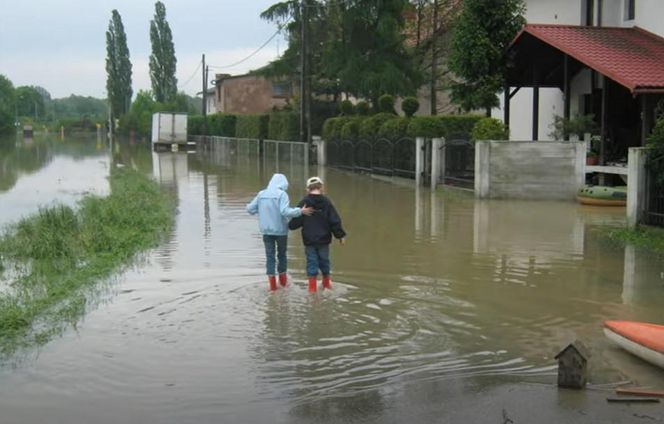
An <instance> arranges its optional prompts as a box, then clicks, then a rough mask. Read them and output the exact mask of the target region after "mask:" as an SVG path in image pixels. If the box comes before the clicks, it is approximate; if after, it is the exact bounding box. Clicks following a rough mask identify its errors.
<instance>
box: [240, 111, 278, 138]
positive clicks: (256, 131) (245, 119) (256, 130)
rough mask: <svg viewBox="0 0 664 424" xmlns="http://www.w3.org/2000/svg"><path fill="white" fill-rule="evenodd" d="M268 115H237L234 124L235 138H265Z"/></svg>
mask: <svg viewBox="0 0 664 424" xmlns="http://www.w3.org/2000/svg"><path fill="white" fill-rule="evenodd" d="M269 119H270V117H269V115H238V116H237V121H236V122H235V137H237V138H255V139H264V138H267V130H268V124H269Z"/></svg>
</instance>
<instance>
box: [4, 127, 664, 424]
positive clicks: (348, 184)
mask: <svg viewBox="0 0 664 424" xmlns="http://www.w3.org/2000/svg"><path fill="white" fill-rule="evenodd" d="M245 147H246V146H245ZM112 164H113V166H115V165H116V164H121V165H123V166H128V167H135V168H137V169H139V170H141V171H143V172H145V173H146V174H149V175H153V176H154V177H155V178H156V179H157V180H158V181H159V182H160V183H161V184H163V185H164V186H165V187H166V188H167V189H168V190H170V191H172V192H173V193H174V194H175V195H176V196H177V215H176V217H175V221H176V222H175V226H174V229H173V231H172V233H171V234H169V235H168V236H167V237H166V240H165V241H164V242H163V243H162V244H161V245H160V246H159V247H158V248H157V249H155V250H154V251H152V252H149V253H148V254H147V255H146V256H145V257H143V258H140V260H139V261H138V262H137V263H136V264H135V265H133V266H130V267H129V268H128V269H126V270H123V271H122V272H121V273H120V274H119V275H117V276H115V277H113V278H112V279H110V280H109V281H105V282H103V283H102V285H101V287H102V290H100V291H99V292H98V293H95V294H94V296H93V297H92V298H91V299H90V302H89V304H88V313H87V314H86V315H85V317H84V318H83V319H82V320H81V321H80V322H79V323H78V324H77V325H76V327H75V328H68V329H67V330H66V331H65V332H64V333H63V334H62V336H61V337H58V338H56V339H55V340H53V341H52V342H50V343H48V344H47V345H45V346H43V347H41V348H39V349H36V350H29V351H25V352H21V353H20V354H19V355H18V356H17V357H15V358H10V359H9V360H8V361H6V362H5V363H4V364H3V366H2V367H0V411H1V412H0V423H19V424H23V423H42V422H43V423H46V422H48V423H100V424H105V423H109V424H110V423H221V422H223V423H263V422H283V423H290V422H404V421H408V420H409V419H411V418H415V419H417V417H418V416H420V417H421V416H422V415H418V414H422V411H427V410H431V411H435V408H436V407H441V405H445V402H446V399H451V398H460V397H464V398H472V397H473V396H475V395H481V394H482V393H487V392H491V391H492V390H500V388H501V387H522V386H519V384H522V383H524V384H526V383H527V384H533V385H536V386H537V387H539V386H546V385H553V384H554V383H555V380H556V372H557V371H556V364H555V360H554V356H555V355H556V354H557V353H558V351H559V350H561V348H563V347H564V346H566V344H567V343H570V342H572V341H574V340H576V339H579V340H582V341H583V342H584V343H585V345H586V346H587V347H588V348H589V350H590V352H591V355H592V356H591V360H590V382H591V384H592V385H595V386H596V387H602V386H603V385H609V384H612V383H616V382H621V381H626V380H629V381H631V382H633V384H638V385H640V386H647V387H655V388H660V389H663V388H664V372H663V371H662V370H659V369H657V368H655V367H653V366H650V365H648V364H646V363H644V362H642V361H640V360H639V359H636V358H635V357H632V356H630V355H629V354H627V353H625V352H624V351H622V350H620V349H618V348H616V347H614V346H612V345H611V344H610V343H609V341H608V340H607V339H606V338H605V336H604V335H603V333H602V322H603V321H604V320H607V319H625V320H638V321H649V322H659V323H662V322H664V312H663V310H664V309H663V306H664V263H663V262H664V261H662V260H661V259H658V258H657V257H654V256H652V255H650V254H648V253H647V252H643V251H640V250H638V249H634V248H631V247H627V248H625V247H621V246H618V245H616V244H614V243H612V242H610V241H609V239H608V237H607V236H606V234H607V231H608V230H609V229H611V228H615V227H620V226H622V225H624V221H625V218H624V209H620V208H618V209H612V208H598V207H588V206H581V205H578V204H576V203H573V202H522V201H478V200H475V199H474V198H473V197H472V195H471V194H468V193H466V192H462V191H456V190H440V189H439V190H438V191H435V192H432V191H430V190H429V189H426V188H422V189H415V188H414V187H413V186H412V185H409V184H394V183H390V182H385V181H381V180H378V179H375V178H371V177H369V176H363V175H357V174H352V173H348V172H344V171H340V170H334V169H330V168H325V169H323V168H318V167H316V166H312V167H311V168H309V169H306V168H305V167H304V166H303V165H302V158H301V156H299V155H297V154H293V155H291V154H290V152H288V154H283V155H281V156H280V158H279V160H278V161H276V160H272V159H268V160H267V161H263V162H261V161H259V160H258V157H257V156H256V155H255V153H254V150H252V149H251V148H243V147H242V146H241V145H240V146H238V145H236V144H233V143H228V142H225V143H217V144H214V145H212V146H210V147H209V148H206V149H199V150H198V151H197V152H196V153H171V152H168V153H153V152H151V150H150V146H149V145H147V144H146V143H145V142H133V143H129V142H122V143H116V144H115V145H113V146H110V145H109V144H108V143H106V141H101V140H97V139H96V137H95V136H94V135H93V136H90V137H78V138H68V139H66V140H65V141H61V140H57V139H48V138H46V139H40V138H36V139H35V140H32V141H31V140H28V141H25V140H22V139H16V140H15V139H13V138H11V139H6V140H0V225H6V224H8V223H10V222H14V221H16V220H17V219H19V218H20V217H21V216H23V215H26V214H31V213H33V212H35V211H36V210H37V208H38V207H39V206H40V205H49V204H52V203H53V202H56V201H58V202H61V203H66V204H75V202H76V200H77V199H79V198H80V197H81V196H83V195H85V194H89V193H94V194H100V195H103V194H105V193H107V192H108V183H107V181H106V176H107V175H108V173H109V168H110V167H111V166H112ZM277 170H278V171H279V172H282V173H284V174H285V175H286V176H287V177H288V179H289V180H290V188H289V194H290V197H291V202H292V203H295V202H296V201H297V200H298V199H299V198H300V196H302V194H303V186H304V181H305V179H306V178H307V177H308V176H311V175H319V176H321V177H322V178H323V180H324V181H325V183H326V190H327V193H328V195H329V196H330V197H331V199H332V200H333V201H334V203H335V205H336V207H337V210H338V211H339V213H340V215H341V217H342V219H343V223H344V227H345V229H346V231H347V233H348V238H347V243H346V245H344V246H340V245H339V244H334V245H333V247H332V249H331V252H332V253H331V255H332V269H333V290H331V291H326V292H319V293H317V294H315V295H310V294H308V293H307V290H306V284H305V275H304V266H305V261H304V252H303V247H302V243H301V241H300V236H299V233H291V236H290V238H289V247H288V254H289V272H290V274H291V277H292V279H293V284H292V285H291V286H290V287H289V288H287V289H285V290H278V291H277V292H275V293H270V292H269V291H268V290H267V287H268V286H267V282H266V279H265V276H264V253H263V244H262V241H261V238H260V235H259V233H258V226H257V220H256V218H255V217H252V216H250V215H248V214H247V213H246V212H245V209H244V207H245V204H246V203H247V202H248V201H250V200H251V199H252V197H253V196H254V195H255V193H256V192H257V191H258V190H260V189H261V188H263V187H264V186H265V184H266V183H267V181H268V180H269V177H270V176H271V175H272V173H273V172H276V171H277ZM514 385H516V386H514ZM575 393H576V392H575ZM581 396H584V395H583V394H582V393H581V392H579V393H578V394H571V395H570V394H565V395H564V396H561V397H559V398H558V397H556V398H555V401H554V402H558V403H559V404H560V407H561V408H566V407H567V406H569V407H570V408H572V409H573V408H574V405H575V404H576V402H579V397H581ZM603 402H604V401H603ZM604 403H605V402H604ZM570 405H571V406H570ZM660 411H661V407H660ZM432 415H435V413H433V414H432ZM504 419H505V416H504V415H503V416H500V415H498V416H494V417H493V418H491V419H488V420H487V421H486V422H503V421H501V420H504ZM416 422H417V421H416ZM430 422H433V421H430ZM505 422H508V421H505ZM531 422H537V420H534V421H531ZM648 422H652V421H648Z"/></svg>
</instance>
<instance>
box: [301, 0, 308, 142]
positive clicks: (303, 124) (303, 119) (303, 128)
mask: <svg viewBox="0 0 664 424" xmlns="http://www.w3.org/2000/svg"><path fill="white" fill-rule="evenodd" d="M304 2H305V0H301V1H300V141H301V142H303V143H304V142H307V141H308V140H307V126H306V121H307V119H306V103H307V102H306V100H305V98H306V97H305V96H306V82H305V81H306V72H307V66H306V63H307V60H306V57H307V44H306V39H307V34H306V28H307V25H306V23H305V22H306V20H307V8H306V5H305V3H304Z"/></svg>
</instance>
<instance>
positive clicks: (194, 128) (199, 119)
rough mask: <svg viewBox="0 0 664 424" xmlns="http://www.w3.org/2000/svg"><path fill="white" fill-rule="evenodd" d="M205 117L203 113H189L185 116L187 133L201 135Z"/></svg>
mask: <svg viewBox="0 0 664 424" xmlns="http://www.w3.org/2000/svg"><path fill="white" fill-rule="evenodd" d="M204 120H205V118H204V117H203V115H189V116H188V117H187V134H190V135H202V134H203V133H204V131H203V123H204Z"/></svg>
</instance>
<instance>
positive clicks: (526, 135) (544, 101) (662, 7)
mask: <svg viewBox="0 0 664 424" xmlns="http://www.w3.org/2000/svg"><path fill="white" fill-rule="evenodd" d="M625 1H626V0H604V2H603V9H602V26H623V27H632V26H639V27H641V28H643V29H645V30H647V31H650V32H654V33H656V34H658V35H660V36H664V0H635V1H636V11H635V19H634V20H629V21H626V20H624V17H625ZM597 4H598V1H597V0H595V6H596V7H597ZM582 5H583V1H579V0H556V1H551V0H527V1H526V14H525V17H526V20H527V22H528V23H536V24H560V25H580V24H581V21H582V16H583V10H582V8H583V6H582ZM595 19H597V11H595ZM570 83H571V90H570V91H571V93H572V97H571V99H570V113H571V114H572V116H573V115H575V114H578V113H579V111H580V107H581V98H582V95H583V94H588V93H590V71H588V70H586V71H582V72H580V73H579V74H578V75H576V76H575V77H574V78H573V79H572V81H570ZM499 97H500V104H501V107H500V108H496V109H493V110H492V113H491V115H492V116H493V117H495V118H498V119H500V120H502V119H503V111H502V105H503V96H502V95H501V96H499ZM532 98H533V90H532V88H525V87H524V88H521V90H519V92H518V93H517V94H516V95H515V96H514V97H512V99H511V102H510V139H511V140H530V139H531V138H532V125H533V124H532V122H533V121H532V119H533V112H532V111H533V102H532ZM563 108H564V103H563V93H562V91H561V90H559V89H557V88H540V100H539V125H538V135H539V136H538V139H539V140H551V137H549V134H550V133H551V132H552V124H553V121H554V117H555V115H559V116H562V115H563Z"/></svg>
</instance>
